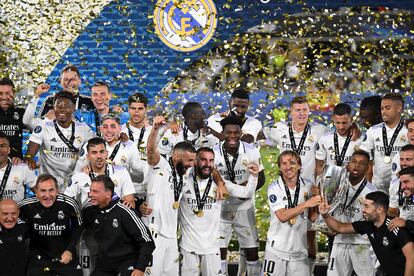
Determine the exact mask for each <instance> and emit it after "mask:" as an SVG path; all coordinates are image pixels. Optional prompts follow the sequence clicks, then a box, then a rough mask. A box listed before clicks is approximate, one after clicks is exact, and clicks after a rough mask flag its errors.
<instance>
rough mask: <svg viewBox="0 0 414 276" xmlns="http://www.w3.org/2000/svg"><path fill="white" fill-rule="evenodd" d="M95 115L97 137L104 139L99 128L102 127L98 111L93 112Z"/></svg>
mask: <svg viewBox="0 0 414 276" xmlns="http://www.w3.org/2000/svg"><path fill="white" fill-rule="evenodd" d="M93 113H94V115H95V128H96V136H98V137H102V134H101V131H100V130H99V127H100V126H101V119H100V118H99V114H98V112H97V111H96V109H95V110H94V111H93Z"/></svg>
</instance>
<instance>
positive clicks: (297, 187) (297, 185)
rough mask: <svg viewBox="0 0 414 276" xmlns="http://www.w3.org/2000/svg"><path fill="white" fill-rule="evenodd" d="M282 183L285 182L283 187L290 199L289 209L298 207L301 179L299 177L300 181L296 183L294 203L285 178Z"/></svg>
mask: <svg viewBox="0 0 414 276" xmlns="http://www.w3.org/2000/svg"><path fill="white" fill-rule="evenodd" d="M282 182H283V186H284V187H285V192H286V197H287V199H288V208H294V207H296V206H297V205H298V201H299V192H300V183H299V177H298V180H297V182H296V189H295V195H294V198H293V202H292V197H291V196H290V191H289V188H288V186H287V185H286V184H285V182H284V181H283V178H282Z"/></svg>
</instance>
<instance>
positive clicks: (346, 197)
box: [342, 179, 367, 212]
mask: <svg viewBox="0 0 414 276" xmlns="http://www.w3.org/2000/svg"><path fill="white" fill-rule="evenodd" d="M365 185H367V180H366V179H364V181H363V182H362V183H361V185H360V186H359V187H358V190H357V191H356V192H355V194H354V196H353V197H352V198H351V200H350V201H349V203H348V204H346V202H347V201H348V196H349V189H348V190H347V191H346V195H345V204H346V205H345V204H344V207H343V208H342V212H345V211H346V210H348V208H349V207H351V205H352V203H354V201H355V199H357V197H358V196H359V195H360V194H361V192H362V190H363V189H364V188H365Z"/></svg>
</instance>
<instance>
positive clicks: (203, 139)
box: [158, 126, 219, 155]
mask: <svg viewBox="0 0 414 276" xmlns="http://www.w3.org/2000/svg"><path fill="white" fill-rule="evenodd" d="M184 128H185V126H182V130H180V131H179V132H178V133H172V132H171V130H169V129H168V130H167V131H166V132H165V133H164V135H163V137H162V138H161V141H159V143H158V151H159V152H160V154H164V155H165V154H168V155H170V154H171V153H172V150H173V149H174V146H175V145H176V144H178V143H179V142H182V141H184V140H187V141H189V142H191V144H192V145H193V146H194V148H195V149H199V148H202V147H208V148H213V146H214V145H215V144H217V143H218V142H219V139H218V138H217V137H215V136H214V135H212V134H208V135H205V134H204V133H202V131H200V130H197V131H196V133H192V132H191V131H190V130H188V132H187V137H186V138H187V139H184V138H185V137H184Z"/></svg>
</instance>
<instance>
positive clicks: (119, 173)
mask: <svg viewBox="0 0 414 276" xmlns="http://www.w3.org/2000/svg"><path fill="white" fill-rule="evenodd" d="M107 173H108V176H109V177H110V178H111V179H112V181H113V182H114V184H115V187H114V188H115V189H114V192H115V194H117V195H118V196H119V197H120V198H123V197H124V196H126V195H132V194H134V193H135V189H134V184H132V180H131V177H130V176H129V173H128V171H127V170H126V169H125V168H124V167H122V166H112V165H109V164H108V165H107ZM93 175H94V176H95V177H96V176H98V175H97V174H96V173H93ZM91 182H92V181H91V177H90V176H89V174H86V173H83V172H78V173H75V174H74V175H73V176H72V179H71V182H70V184H69V186H68V187H67V188H66V190H65V195H68V196H70V197H72V198H74V199H75V200H76V201H77V202H78V203H79V206H85V204H86V203H87V202H88V199H89V198H88V193H89V191H90V188H91Z"/></svg>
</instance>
